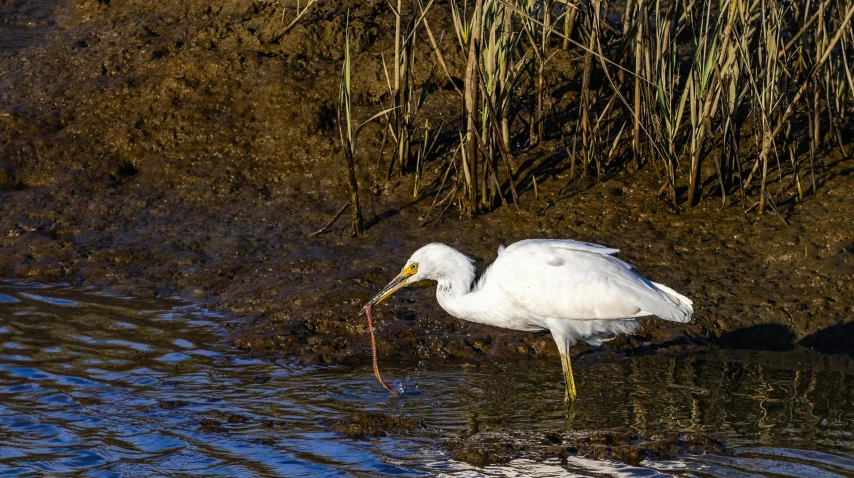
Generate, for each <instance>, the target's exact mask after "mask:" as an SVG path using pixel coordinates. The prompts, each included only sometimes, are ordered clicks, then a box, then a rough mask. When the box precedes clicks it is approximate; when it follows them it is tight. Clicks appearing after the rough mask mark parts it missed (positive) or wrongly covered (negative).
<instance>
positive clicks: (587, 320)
mask: <svg viewBox="0 0 854 478" xmlns="http://www.w3.org/2000/svg"><path fill="white" fill-rule="evenodd" d="M617 252H619V249H611V248H608V247H604V246H600V245H597V244H590V243H586V242H579V241H573V240H560V239H554V240H550V239H530V240H525V241H520V242H517V243H515V244H512V245H510V247H507V248H504V247H499V249H498V258H497V259H496V260H495V262H494V263H493V264H492V265H491V266H489V268H487V269H486V271H485V272H484V273H483V274H482V275H481V277H480V280H478V281H477V282H475V268H474V261H473V260H472V259H470V258H469V257H467V256H465V255H464V254H463V253H461V252H459V251H457V250H456V249H454V248H452V247H449V246H446V245H444V244H438V243H434V244H428V245H426V246H424V247H422V248H421V249H418V250H417V251H415V253H414V254H412V257H410V258H409V260H408V261H407V262H406V266H405V267H404V268H403V270H402V271H401V273H400V274H398V275H397V277H395V278H394V280H392V281H391V282H390V283H389V284H388V285H387V286H386V287H385V288H384V289H383V290H382V291H380V293H379V294H377V295H376V296H375V297H374V298H373V299H371V300H370V302H368V304H367V305H366V306H365V309H363V310H367V312H368V317H369V324H370V325H372V323H371V321H370V312H371V307H372V306H373V305H376V304H379V303H380V302H382V301H383V300H385V299H386V298H387V297H389V296H390V295H392V294H393V293H394V292H395V291H397V290H398V289H400V288H402V287H405V286H406V285H408V284H412V283H414V282H418V281H421V280H434V281H436V282H437V283H438V285H437V288H436V298H437V299H438V300H439V305H441V306H442V308H443V309H445V311H446V312H448V313H449V314H450V315H452V316H454V317H457V318H459V319H464V320H468V321H471V322H477V323H480V324H487V325H494V326H497V327H503V328H505V329H512V330H523V331H538V330H549V331H551V333H552V337H553V338H554V340H555V342H556V343H557V349H558V352H559V353H560V359H561V364H562V365H563V373H564V377H565V379H566V399H567V400H568V401H574V400H575V397H576V388H575V381H574V379H573V377H572V366H571V364H570V362H569V349H570V347H571V346H573V345H575V343H576V342H577V341H579V340H581V341H584V342H587V343H588V344H591V345H601V344H602V342H605V341H607V340H611V339H613V338H615V337H616V336H617V335H618V334H627V333H631V332H634V331H635V330H637V329H638V328H640V322H639V320H638V319H640V318H642V317H648V316H658V317H660V318H662V319H665V320H670V321H673V322H683V323H684V322H688V321H689V320H691V314H693V313H694V309H693V308H692V302H691V300H690V299H688V298H687V297H685V296H683V295H681V294H679V293H678V292H676V291H674V290H673V289H671V288H669V287H667V286H664V285H662V284H657V283H655V282H652V281H649V280H647V279H645V278H643V277H641V276H640V275H638V274H636V273H635V272H633V271H632V269H633V268H634V266H632V265H631V264H629V263H627V262H624V261H621V260H620V259H617V258H615V257H613V256H612V255H613V254H616V253H617ZM370 325H369V326H370ZM372 334H373V331H372ZM371 338H372V339H373V336H372V337H371ZM374 370H375V373H376V375H377V378H378V379H379V380H380V382H381V383H383V382H382V379H381V378H379V372H378V370H377V369H376V357H374ZM383 386H385V387H386V388H387V389H389V390H390V391H391V392H392V393H394V394H396V392H395V391H393V390H391V389H390V388H389V387H388V386H386V385H385V384H384V383H383Z"/></svg>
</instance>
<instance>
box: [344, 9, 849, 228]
mask: <svg viewBox="0 0 854 478" xmlns="http://www.w3.org/2000/svg"><path fill="white" fill-rule="evenodd" d="M389 5H390V8H391V10H392V13H393V15H394V17H395V37H394V38H395V40H394V41H395V44H394V59H393V63H392V64H391V65H390V68H391V69H392V70H393V71H388V70H389V65H388V64H387V63H384V65H386V66H385V71H384V72H383V74H384V75H385V77H386V78H387V79H388V90H389V91H388V98H389V99H390V101H391V104H390V105H389V106H390V109H389V110H386V112H384V113H383V117H385V118H386V128H385V133H384V135H383V148H382V151H385V144H386V143H387V142H388V139H392V143H393V144H394V145H395V148H394V150H393V151H394V152H393V154H392V156H393V159H392V160H391V161H389V169H388V173H389V174H393V173H394V171H397V172H398V173H399V174H404V173H414V174H413V178H414V189H413V192H414V194H416V195H418V194H421V193H423V192H424V191H425V190H428V189H429V190H431V191H433V192H435V193H436V200H435V201H434V206H439V205H442V204H447V206H446V210H447V207H449V206H450V205H451V204H457V205H459V207H460V210H461V212H463V213H466V214H469V215H475V214H478V213H480V212H482V211H485V210H489V209H492V208H494V207H497V206H500V205H504V204H510V203H516V200H517V194H519V193H520V192H522V190H523V189H527V188H528V184H527V182H528V181H525V183H524V184H523V183H520V181H523V180H524V178H523V174H522V173H520V171H515V170H514V166H517V164H516V160H515V155H517V154H519V153H520V152H523V151H524V150H527V149H530V148H534V147H540V148H545V149H544V152H548V148H552V149H553V150H563V151H565V157H563V158H562V159H560V160H559V161H558V164H557V165H556V166H555V169H558V170H568V171H569V172H570V174H571V175H573V176H583V175H590V174H593V173H594V172H595V174H596V175H597V177H600V178H601V177H606V176H608V175H609V174H613V173H615V172H617V171H619V170H620V169H621V168H624V167H627V166H628V165H634V166H633V167H634V168H638V167H649V168H652V169H654V170H655V171H656V172H657V175H656V176H655V177H656V178H657V179H655V181H657V184H656V190H657V191H658V194H659V195H660V196H662V197H663V198H665V199H666V200H667V201H669V202H672V203H673V204H676V205H684V206H688V207H693V206H696V205H697V204H699V203H700V202H701V201H703V200H704V199H708V198H711V197H719V198H720V201H721V202H722V203H723V204H724V205H726V204H730V203H733V201H736V202H737V203H739V202H740V204H741V206H742V208H744V209H753V208H757V209H758V210H759V211H760V212H764V211H765V210H766V208H768V207H769V206H770V207H771V208H773V209H776V207H777V205H778V204H780V203H781V202H786V201H794V202H799V201H802V200H803V199H804V197H805V195H807V194H808V193H809V192H812V193H813V194H815V192H816V182H815V170H816V168H817V167H819V165H820V163H821V157H822V155H823V154H824V153H826V152H827V151H829V150H830V149H832V148H845V147H846V146H848V145H847V143H846V132H847V131H849V129H848V127H849V122H848V117H849V115H850V113H851V107H852V104H851V98H852V97H854V96H852V95H854V74H852V69H854V55H853V54H854V33H852V22H851V20H852V15H854V0H798V1H795V0H627V1H622V2H619V3H612V2H610V1H608V0H580V1H575V0H559V1H555V0H450V2H448V3H445V4H438V3H434V2H433V1H432V0H431V1H429V2H425V1H424V0H397V1H396V4H393V3H390V4H389ZM442 17H444V18H449V19H451V21H450V22H449V23H450V25H451V27H452V28H453V31H452V32H437V31H436V30H435V29H433V28H431V21H432V22H433V23H434V24H435V23H437V21H436V20H437V19H440V18H442ZM437 33H439V38H444V36H445V34H446V33H449V34H451V35H453V37H455V38H456V40H457V45H456V46H455V47H454V48H448V47H443V46H442V45H443V43H442V42H441V41H437V39H436V38H437ZM425 42H427V47H426V48H421V49H419V48H418V47H419V46H420V45H421V43H425ZM560 50H565V51H564V52H563V53H562V55H563V57H564V58H567V57H568V58H570V59H571V60H570V62H569V64H574V65H575V67H574V68H573V70H574V73H572V72H569V71H565V72H563V73H565V74H567V75H569V76H571V77H572V78H571V79H570V80H569V81H568V83H567V82H564V83H563V84H561V83H557V80H556V78H560V75H559V73H561V71H557V72H556V71H554V70H555V68H553V67H552V68H551V70H550V67H551V66H552V64H551V62H552V61H553V59H554V58H555V55H557V54H558V53H561V52H560ZM418 51H421V52H423V51H430V52H431V54H430V55H423V54H421V55H418V54H416V53H417V52H418ZM451 60H453V61H451ZM416 61H419V62H429V64H430V65H431V68H432V69H433V71H434V72H436V71H438V72H439V73H438V74H437V75H430V77H431V78H436V77H445V78H446V79H447V81H448V83H449V84H450V85H452V87H453V89H454V91H455V93H454V94H456V95H458V96H459V98H458V101H459V103H458V104H459V110H458V116H457V119H456V121H451V122H443V123H442V124H441V125H440V126H438V127H436V126H435V123H436V122H435V121H433V123H432V126H433V127H432V129H431V121H430V120H429V116H427V115H426V113H424V111H426V110H428V109H429V108H427V107H428V106H429V105H430V102H431V99H432V97H433V96H434V95H435V93H434V92H433V90H434V89H433V88H431V85H430V84H429V83H420V84H418V83H416V81H415V78H414V76H413V75H412V73H411V72H412V71H413V64H414V62H416ZM451 64H456V65H465V66H464V71H451V69H450V68H449V65H451ZM566 64H568V63H567V62H566V61H565V62H564V63H562V65H566ZM453 77H456V78H461V79H462V85H461V88H458V86H457V84H456V83H455V82H454V81H453V79H452V78H453ZM392 79H393V81H392ZM427 81H429V80H427ZM553 82H554V83H553ZM348 88H349V87H348ZM558 91H560V92H561V93H562V94H561V96H558V93H557V92H558ZM347 101H349V96H348V97H347ZM347 111H349V107H348V109H347ZM389 111H391V112H390V113H389ZM348 114H349V113H348ZM347 124H348V125H349V122H348V123H347ZM453 130H457V132H454V131H453ZM440 133H443V134H440ZM344 136H345V135H344V134H342V138H344ZM342 141H345V140H344V139H342ZM440 142H442V143H445V145H444V147H436V144H437V143H440ZM561 142H562V145H561ZM559 146H560V147H559ZM381 154H383V153H382V152H381ZM434 161H435V162H437V164H440V165H442V168H440V170H442V171H443V173H442V174H440V177H441V181H438V180H437V181H436V183H438V186H437V187H433V188H432V189H430V188H426V187H422V188H420V189H419V182H420V181H421V180H422V175H421V171H422V169H423V167H424V164H425V163H428V162H434ZM442 161H444V162H445V163H442ZM537 174H539V173H537V172H528V173H525V177H527V178H528V180H529V182H533V181H534V179H533V178H534V176H535V175H537ZM643 177H648V176H643ZM539 179H540V182H542V180H543V179H545V178H544V177H543V176H542V175H540V176H539ZM517 183H518V184H517ZM434 186H435V184H434ZM448 190H450V191H451V192H450V193H447V191H448ZM443 191H445V194H444V195H441V196H440V193H442V192H443ZM538 194H539V193H538ZM733 197H736V198H739V199H740V201H738V200H735V199H732V198H733ZM356 199H357V198H355V199H354V201H355V200H356Z"/></svg>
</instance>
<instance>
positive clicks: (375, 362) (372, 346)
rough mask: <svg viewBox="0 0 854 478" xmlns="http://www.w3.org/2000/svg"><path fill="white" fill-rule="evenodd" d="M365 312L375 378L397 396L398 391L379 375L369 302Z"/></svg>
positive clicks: (398, 394)
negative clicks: (369, 333)
mask: <svg viewBox="0 0 854 478" xmlns="http://www.w3.org/2000/svg"><path fill="white" fill-rule="evenodd" d="M365 312H366V313H367V314H368V330H369V331H370V332H371V358H372V359H373V361H374V375H375V376H376V377H377V380H379V381H380V385H382V386H383V388H385V389H386V390H388V391H389V392H391V394H392V395H394V396H395V397H399V396H400V393H399V392H398V391H397V390H395V389H393V388H391V387H389V386H388V385H386V383H385V382H383V378H382V377H380V368H379V367H378V366H377V341H376V339H374V318H373V317H371V304H368V305H367V306H366V307H365Z"/></svg>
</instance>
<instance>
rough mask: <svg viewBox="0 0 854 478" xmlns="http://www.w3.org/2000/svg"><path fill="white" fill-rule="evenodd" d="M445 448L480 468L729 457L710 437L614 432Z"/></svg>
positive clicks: (497, 439)
mask: <svg viewBox="0 0 854 478" xmlns="http://www.w3.org/2000/svg"><path fill="white" fill-rule="evenodd" d="M446 446H447V447H448V449H449V451H450V453H451V455H452V456H453V457H454V459H456V460H460V461H464V462H466V463H471V464H473V465H476V466H479V467H485V466H488V465H494V464H502V463H509V462H510V461H512V460H516V459H528V460H537V461H543V460H549V459H558V460H561V461H563V462H566V460H567V458H569V457H571V456H584V457H587V458H594V459H598V460H616V461H621V462H623V463H626V464H629V465H639V464H640V463H641V462H642V461H644V460H668V459H674V458H678V457H681V456H686V455H692V456H697V455H706V454H709V453H712V454H719V455H728V454H731V452H730V451H729V450H728V449H727V448H726V446H724V444H723V443H721V442H720V441H718V440H716V439H714V438H711V437H709V436H706V435H701V434H689V433H672V432H671V433H660V434H653V435H650V436H649V437H644V436H641V435H637V434H632V433H625V432H611V431H609V432H575V433H573V432H556V431H552V432H545V433H530V432H513V433H478V434H475V435H473V436H461V437H460V438H457V439H452V440H449V441H448V443H447V445H446Z"/></svg>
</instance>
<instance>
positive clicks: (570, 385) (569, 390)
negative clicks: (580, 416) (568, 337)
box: [560, 353, 578, 402]
mask: <svg viewBox="0 0 854 478" xmlns="http://www.w3.org/2000/svg"><path fill="white" fill-rule="evenodd" d="M560 364H561V365H562V366H563V376H564V378H565V379H566V396H565V397H564V400H565V401H566V402H575V396H576V395H577V394H578V393H577V391H576V390H575V380H574V379H573V378H572V364H570V363H569V354H568V353H567V354H560Z"/></svg>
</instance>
